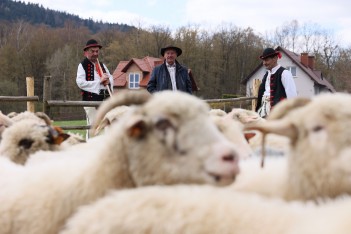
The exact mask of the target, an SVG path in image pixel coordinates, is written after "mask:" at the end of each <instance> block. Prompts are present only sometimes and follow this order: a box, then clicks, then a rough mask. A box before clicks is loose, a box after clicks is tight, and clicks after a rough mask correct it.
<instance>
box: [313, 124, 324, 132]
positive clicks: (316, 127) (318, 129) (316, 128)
mask: <svg viewBox="0 0 351 234" xmlns="http://www.w3.org/2000/svg"><path fill="white" fill-rule="evenodd" d="M323 129H324V128H323V126H320V125H318V126H315V127H314V128H313V129H312V131H313V132H319V131H321V130H323Z"/></svg>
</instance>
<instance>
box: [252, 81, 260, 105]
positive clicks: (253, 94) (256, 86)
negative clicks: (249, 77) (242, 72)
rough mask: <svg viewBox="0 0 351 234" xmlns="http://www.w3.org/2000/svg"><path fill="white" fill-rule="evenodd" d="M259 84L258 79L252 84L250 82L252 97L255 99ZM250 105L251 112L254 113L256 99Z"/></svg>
mask: <svg viewBox="0 0 351 234" xmlns="http://www.w3.org/2000/svg"><path fill="white" fill-rule="evenodd" d="M260 84H261V80H259V79H254V80H253V82H252V96H255V97H257V96H258V89H259V87H260ZM251 105H252V110H253V111H255V110H256V106H257V99H254V100H252V101H251Z"/></svg>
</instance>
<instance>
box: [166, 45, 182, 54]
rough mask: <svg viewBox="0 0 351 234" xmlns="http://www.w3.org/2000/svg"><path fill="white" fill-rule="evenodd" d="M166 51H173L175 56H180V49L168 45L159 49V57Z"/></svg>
mask: <svg viewBox="0 0 351 234" xmlns="http://www.w3.org/2000/svg"><path fill="white" fill-rule="evenodd" d="M166 50H175V51H176V53H177V56H180V55H181V54H182V49H180V48H178V47H176V46H172V45H168V46H166V47H164V48H161V55H162V56H164V54H165V52H166Z"/></svg>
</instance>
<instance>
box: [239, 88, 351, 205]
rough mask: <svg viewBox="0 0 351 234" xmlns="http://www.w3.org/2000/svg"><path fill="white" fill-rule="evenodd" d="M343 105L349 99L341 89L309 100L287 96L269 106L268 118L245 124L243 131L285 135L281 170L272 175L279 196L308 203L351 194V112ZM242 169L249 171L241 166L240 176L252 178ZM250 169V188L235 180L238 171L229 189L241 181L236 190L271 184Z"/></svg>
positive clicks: (349, 100)
mask: <svg viewBox="0 0 351 234" xmlns="http://www.w3.org/2000/svg"><path fill="white" fill-rule="evenodd" d="M294 103H296V106H297V107H296V108H294ZM301 103H304V105H303V104H301ZM348 103H351V95H349V94H343V93H336V94H321V95H318V96H316V97H314V98H313V99H310V101H306V99H302V100H301V99H300V98H296V99H289V100H286V101H282V102H281V103H279V104H278V105H277V106H276V107H275V108H274V109H273V111H272V112H271V115H272V117H271V118H272V119H268V120H267V121H266V122H264V123H256V124H252V125H251V126H250V125H247V126H246V129H248V130H252V129H253V130H259V131H262V132H263V133H264V134H268V133H274V134H280V135H283V136H286V137H289V139H290V150H289V154H288V156H287V158H286V160H287V161H286V162H285V163H286V170H283V171H282V172H281V173H277V174H276V177H281V178H282V180H283V181H281V182H280V183H281V184H284V187H283V188H281V193H282V197H283V198H284V199H286V200H302V201H307V200H316V199H326V198H335V197H337V196H339V195H341V194H351V181H350V179H349V178H350V175H351V168H350V166H349V161H350V160H351V136H350V134H349V132H348V129H349V128H350V127H351V110H350V108H348ZM275 111H278V112H279V113H278V114H276V113H274V112H275ZM240 166H241V165H240ZM278 170H279V169H278ZM245 173H250V172H249V170H248V171H247V172H245V170H242V173H241V174H242V176H243V178H245V177H247V178H253V177H254V175H247V174H245ZM251 173H256V176H257V178H256V179H255V181H256V182H255V183H253V184H254V186H251V185H250V183H246V188H245V186H242V185H243V184H245V183H244V182H240V180H244V179H241V178H240V175H239V176H238V178H237V181H236V182H240V183H233V185H232V187H233V188H234V189H235V188H236V186H238V184H240V185H241V186H240V190H246V189H248V190H250V191H252V190H257V192H260V190H262V187H264V186H274V185H273V184H272V185H267V184H269V181H268V180H267V179H265V178H264V177H263V176H262V173H258V172H254V171H251ZM272 173H274V172H272ZM282 173H283V174H282ZM271 176H272V175H271ZM259 180H261V181H262V186H259V187H258V188H257V187H255V184H259V182H258V181H259ZM273 196H274V194H273ZM278 196H280V195H278Z"/></svg>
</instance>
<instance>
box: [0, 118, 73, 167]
mask: <svg viewBox="0 0 351 234" xmlns="http://www.w3.org/2000/svg"><path fill="white" fill-rule="evenodd" d="M67 137H68V135H66V134H65V133H63V132H62V130H61V129H59V128H57V127H56V128H53V127H52V126H48V125H46V124H44V125H43V124H42V123H40V121H38V120H36V119H31V118H29V119H23V120H21V121H18V122H14V123H13V124H12V125H11V126H9V127H8V128H6V129H5V130H4V132H3V134H2V140H1V142H0V157H8V158H9V159H11V160H12V161H13V162H15V163H18V164H22V165H24V164H25V163H26V161H27V159H28V157H29V156H30V155H31V154H33V153H35V152H37V151H40V150H50V151H53V150H59V145H60V144H61V143H62V141H64V140H65V139H67Z"/></svg>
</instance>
